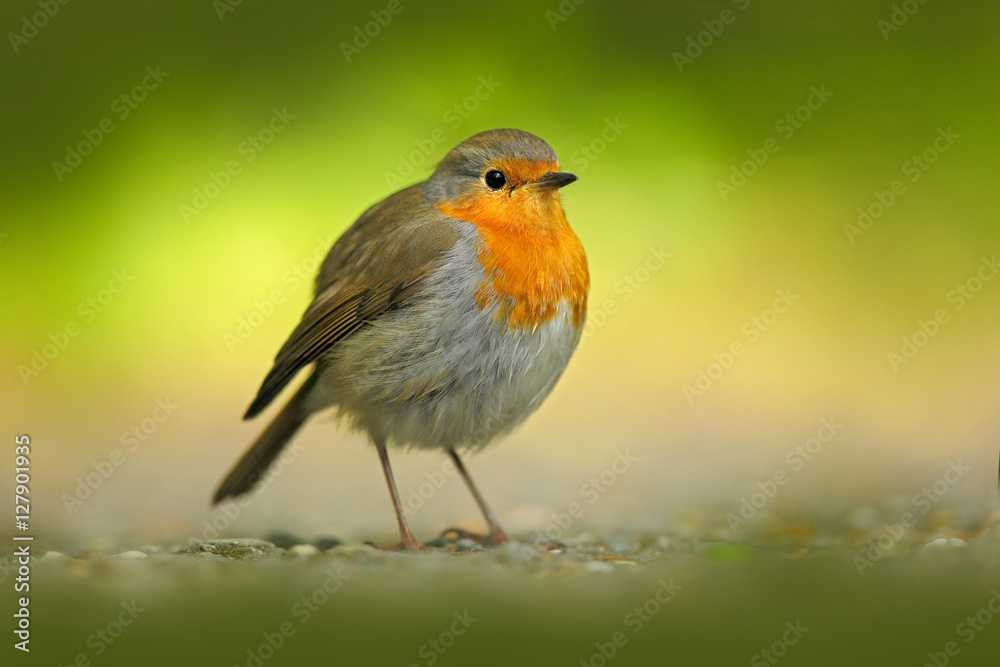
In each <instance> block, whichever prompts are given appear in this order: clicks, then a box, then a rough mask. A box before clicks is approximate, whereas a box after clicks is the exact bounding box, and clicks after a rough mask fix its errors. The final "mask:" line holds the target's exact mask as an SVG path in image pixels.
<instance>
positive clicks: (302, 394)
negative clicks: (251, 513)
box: [212, 375, 316, 505]
mask: <svg viewBox="0 0 1000 667" xmlns="http://www.w3.org/2000/svg"><path fill="white" fill-rule="evenodd" d="M315 384H316V376H315V375H311V376H309V379H308V380H306V381H305V382H304V383H303V384H302V386H301V387H299V390H298V391H297V392H295V395H294V396H293V397H292V399H291V400H290V401H288V403H287V404H286V405H285V407H283V408H282V409H281V412H279V413H278V416H277V417H275V418H274V421H272V422H271V424H270V425H269V426H268V427H267V428H266V429H264V432H263V433H261V434H260V436H259V437H258V438H257V441H256V442H254V443H253V445H251V446H250V449H248V450H247V451H246V453H245V454H244V455H243V458H241V459H240V460H239V461H238V462H237V463H236V465H235V466H233V469H232V470H230V471H229V474H228V475H226V478H225V479H224V480H223V481H222V484H220V485H219V488H218V490H217V491H216V492H215V495H214V496H212V504H213V505H217V504H219V503H220V502H222V501H223V500H225V499H226V498H229V497H230V496H238V495H241V494H243V493H246V492H247V491H249V490H250V489H252V488H253V487H254V485H255V484H256V483H257V482H258V481H259V480H260V478H261V477H262V476H263V474H264V471H265V470H267V468H268V466H270V465H271V462H272V461H274V459H275V458H276V457H277V456H278V454H280V453H281V450H282V449H284V448H285V445H286V444H287V443H288V441H289V440H291V439H292V436H293V435H295V432H296V431H298V430H299V427H300V426H302V424H303V423H304V422H305V420H306V419H308V418H309V414H310V413H308V412H306V410H305V405H304V404H305V400H306V397H307V396H308V395H309V392H310V391H311V390H312V388H313V386H314V385H315Z"/></svg>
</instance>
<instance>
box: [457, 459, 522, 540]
mask: <svg viewBox="0 0 1000 667" xmlns="http://www.w3.org/2000/svg"><path fill="white" fill-rule="evenodd" d="M448 454H449V455H450V456H451V460H452V461H454V462H455V467H456V468H458V472H459V473H460V474H461V475H462V479H464V480H465V484H466V485H467V486H468V487H469V491H471V492H472V497H473V498H475V499H476V504H477V505H479V509H480V510H482V512H483V516H484V517H486V522H487V523H489V524H490V534H489V535H487V536H486V538H485V539H484V540H483V541H484V542H486V543H487V544H504V543H505V542H510V541H511V539H510V538H509V537H507V533H505V532H503V529H502V528H501V527H500V524H498V523H497V519H496V517H495V516H493V512H491V511H490V508H489V507H487V506H486V501H485V500H483V497H482V496H481V495H480V494H479V489H477V488H476V485H475V484H473V482H472V478H471V477H469V473H468V472H466V470H465V464H464V463H462V459H460V458H458V452H456V451H455V450H454V449H449V450H448Z"/></svg>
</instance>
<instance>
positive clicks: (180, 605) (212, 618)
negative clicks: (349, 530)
mask: <svg viewBox="0 0 1000 667" xmlns="http://www.w3.org/2000/svg"><path fill="white" fill-rule="evenodd" d="M709 523H710V525H718V522H709ZM730 535H731V533H730ZM267 537H268V540H262V539H249V538H247V539H242V538H241V539H219V540H213V541H207V542H202V543H196V544H188V545H159V546H143V547H139V548H127V549H126V548H122V549H110V548H108V547H109V545H102V544H100V543H96V544H94V545H90V548H84V547H67V548H65V549H63V550H62V551H55V550H52V551H48V552H45V553H44V554H42V555H41V556H40V557H39V558H37V559H36V560H34V561H33V562H32V564H31V569H32V573H31V577H32V580H31V581H32V590H31V595H32V602H31V607H30V609H31V614H32V632H33V634H32V652H31V654H30V656H25V657H24V659H23V660H21V656H20V655H18V658H19V660H21V662H23V664H35V663H36V662H37V664H59V665H69V664H80V665H86V664H102V665H119V664H121V665H137V664H143V665H151V664H181V663H183V664H206V665H209V664H213V665H214V664H218V665H227V666H228V665H245V666H248V667H251V666H254V665H256V666H258V667H260V666H261V665H265V664H266V665H285V664H288V665H299V664H312V663H315V662H319V661H320V660H323V661H324V662H330V661H334V662H336V663H340V664H352V665H353V664H377V665H381V664H399V665H433V664H441V665H449V664H453V665H470V664H472V665H486V664H498V665H500V664H503V665H508V664H513V663H517V664H521V663H523V664H566V665H581V664H583V665H595V666H599V665H604V664H609V663H611V662H612V661H613V662H614V664H616V665H619V664H620V665H630V664H637V665H638V664H651V663H654V662H655V664H661V663H667V662H671V661H673V662H680V663H683V664H688V663H693V664H746V663H749V664H751V665H769V664H776V663H777V662H778V661H779V660H780V661H781V662H782V663H783V664H789V665H791V664H808V665H816V664H834V663H845V662H848V661H850V662H852V663H853V662H860V663H862V664H900V665H902V664H909V665H923V664H932V665H933V664H936V663H935V662H934V660H937V664H939V665H940V664H945V663H944V662H943V661H944V660H945V659H946V658H947V660H948V661H949V663H948V664H956V665H958V664H961V665H978V664H983V665H986V664H991V665H995V664H996V656H997V655H1000V516H996V515H995V516H993V517H991V518H990V519H989V520H988V521H987V522H986V523H985V524H984V525H981V526H979V527H974V528H971V529H963V530H956V529H949V528H947V527H939V528H936V529H934V530H925V529H921V530H918V529H917V528H915V527H913V528H905V527H904V528H903V529H902V531H901V532H900V531H899V530H898V529H897V527H894V526H893V524H892V523H891V522H889V523H888V524H886V523H883V525H882V526H880V527H873V528H871V529H868V530H858V529H857V528H851V529H844V530H841V531H840V532H833V531H830V532H829V533H823V532H817V531H814V530H812V529H810V528H809V527H807V526H803V525H790V526H782V525H772V526H769V527H768V529H767V530H766V531H763V532H761V533H759V534H752V535H750V536H748V537H747V538H745V539H742V540H734V539H732V538H731V537H730V539H722V538H721V536H720V535H717V534H715V532H713V530H706V531H705V533H704V534H702V535H700V536H693V535H692V534H691V531H690V527H687V528H684V527H679V528H678V529H677V530H675V531H672V532H670V533H664V534H638V533H628V532H625V531H622V532H619V533H615V534H611V535H607V536H595V535H590V534H580V535H576V536H574V537H572V538H566V539H563V540H562V541H561V543H558V544H557V543H548V544H521V543H511V544H507V545H504V546H501V547H497V548H487V549H484V548H483V547H482V546H480V545H479V544H478V543H477V542H476V541H475V540H474V539H472V538H471V537H469V536H465V535H462V534H461V533H460V532H458V531H456V532H452V533H447V534H445V535H444V536H443V537H441V538H439V539H438V540H436V541H434V542H432V543H431V544H432V547H431V548H430V549H429V550H428V551H424V552H420V553H400V552H395V551H389V550H383V549H377V548H374V547H373V546H371V545H368V544H352V543H346V544H345V543H343V542H341V541H340V540H338V539H336V538H334V537H320V538H317V539H314V540H310V541H305V540H302V539H299V538H297V537H296V536H293V535H287V534H275V535H269V536H267ZM3 566H4V572H5V577H7V578H8V579H10V578H12V577H11V576H10V572H11V559H10V557H9V556H8V557H6V558H4V559H3ZM5 585H9V581H8V583H7V584H5ZM994 617H996V621H997V622H995V623H993V620H994ZM951 661H953V662H951ZM4 664H7V663H6V662H5V663H4ZM11 664H14V663H11ZM18 664H21V663H18Z"/></svg>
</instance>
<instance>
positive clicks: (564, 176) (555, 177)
mask: <svg viewBox="0 0 1000 667" xmlns="http://www.w3.org/2000/svg"><path fill="white" fill-rule="evenodd" d="M575 180H576V174H571V173H569V172H568V171H550V172H549V173H547V174H545V175H544V176H542V177H541V178H539V179H538V180H537V181H535V183H534V184H535V185H536V186H537V187H540V188H545V189H550V188H551V189H553V190H556V189H558V188H561V187H563V186H564V185H569V184H570V183H572V182H573V181H575Z"/></svg>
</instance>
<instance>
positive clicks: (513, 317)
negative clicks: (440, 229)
mask: <svg viewBox="0 0 1000 667" xmlns="http://www.w3.org/2000/svg"><path fill="white" fill-rule="evenodd" d="M439 210H440V211H441V213H442V214H444V215H447V216H449V217H451V218H457V219H459V220H465V221H466V222H471V223H472V224H474V225H476V227H477V228H478V229H479V231H480V233H481V235H482V237H483V245H482V246H481V248H480V249H479V262H480V264H482V265H483V268H484V270H485V274H486V278H485V279H484V280H483V282H482V284H481V285H480V287H479V291H478V292H477V293H476V300H477V302H478V303H479V306H480V307H482V308H485V307H487V306H489V305H492V304H498V305H499V308H498V310H497V315H496V317H497V319H498V320H500V321H504V322H506V324H507V325H508V326H509V327H510V328H511V329H533V328H535V327H537V326H538V325H540V324H542V323H544V322H547V321H549V320H551V319H552V318H553V317H555V315H556V314H557V312H558V308H559V304H560V303H561V302H562V301H564V300H565V301H566V302H567V303H568V304H569V307H570V316H571V322H572V324H573V325H574V326H576V327H579V326H580V324H581V323H582V322H583V316H584V313H585V312H586V309H587V292H588V290H589V288H590V274H589V272H588V270H587V257H586V255H585V254H584V251H583V246H582V245H581V244H580V240H579V239H578V238H577V237H576V234H574V233H573V230H572V229H570V226H569V223H568V222H567V221H566V216H565V215H564V214H563V210H562V206H561V205H560V203H559V199H558V197H557V196H556V195H555V193H551V192H536V191H531V190H530V189H522V188H519V189H517V190H515V191H514V192H513V193H511V194H510V195H509V196H507V195H503V197H502V198H500V197H488V196H487V197H477V198H475V199H473V200H471V201H469V200H466V201H462V202H459V203H458V204H457V205H452V204H451V203H448V202H445V203H443V204H441V205H440V206H439Z"/></svg>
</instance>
